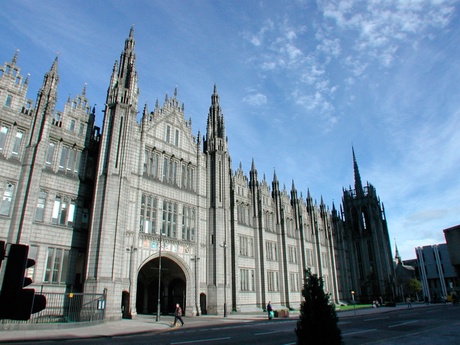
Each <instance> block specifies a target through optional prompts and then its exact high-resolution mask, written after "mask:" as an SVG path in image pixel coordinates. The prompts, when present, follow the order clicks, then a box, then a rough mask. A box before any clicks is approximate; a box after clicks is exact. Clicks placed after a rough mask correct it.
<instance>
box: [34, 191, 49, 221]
mask: <svg viewBox="0 0 460 345" xmlns="http://www.w3.org/2000/svg"><path fill="white" fill-rule="evenodd" d="M46 195H47V194H46V192H45V191H40V193H39V194H38V200H37V208H36V210H35V220H36V221H39V222H43V216H44V214H45V205H46Z"/></svg>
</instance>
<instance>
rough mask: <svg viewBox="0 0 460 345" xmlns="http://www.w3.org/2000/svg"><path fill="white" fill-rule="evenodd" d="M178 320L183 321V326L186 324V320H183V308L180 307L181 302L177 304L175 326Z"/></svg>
mask: <svg viewBox="0 0 460 345" xmlns="http://www.w3.org/2000/svg"><path fill="white" fill-rule="evenodd" d="M177 320H179V321H180V322H181V326H183V325H184V321H183V320H182V309H181V308H180V306H179V303H177V304H176V310H175V311H174V326H176V322H177Z"/></svg>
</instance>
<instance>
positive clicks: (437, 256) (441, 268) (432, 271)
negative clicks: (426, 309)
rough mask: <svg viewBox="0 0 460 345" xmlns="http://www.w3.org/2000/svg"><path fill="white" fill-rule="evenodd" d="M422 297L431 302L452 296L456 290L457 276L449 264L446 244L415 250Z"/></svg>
mask: <svg viewBox="0 0 460 345" xmlns="http://www.w3.org/2000/svg"><path fill="white" fill-rule="evenodd" d="M415 252H416V254H417V261H418V266H419V273H420V280H421V282H422V289H423V294H424V296H427V297H428V299H429V300H430V301H432V302H439V301H440V300H441V298H442V297H443V296H444V297H447V296H448V295H450V294H452V292H453V291H454V290H455V289H456V287H457V286H456V281H457V275H456V272H455V269H454V267H453V266H452V264H451V263H450V258H449V253H448V251H447V244H445V243H441V244H437V245H431V246H423V247H417V248H415Z"/></svg>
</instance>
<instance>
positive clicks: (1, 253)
mask: <svg viewBox="0 0 460 345" xmlns="http://www.w3.org/2000/svg"><path fill="white" fill-rule="evenodd" d="M5 244H6V243H5V241H0V267H2V261H3V259H4V258H5Z"/></svg>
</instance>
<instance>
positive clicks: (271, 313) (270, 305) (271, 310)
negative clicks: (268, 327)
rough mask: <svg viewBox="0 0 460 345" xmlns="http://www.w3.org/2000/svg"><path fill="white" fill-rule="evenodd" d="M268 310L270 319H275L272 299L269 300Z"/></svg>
mask: <svg viewBox="0 0 460 345" xmlns="http://www.w3.org/2000/svg"><path fill="white" fill-rule="evenodd" d="M267 312H268V319H269V320H271V319H273V308H272V304H271V301H268V304H267Z"/></svg>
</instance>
